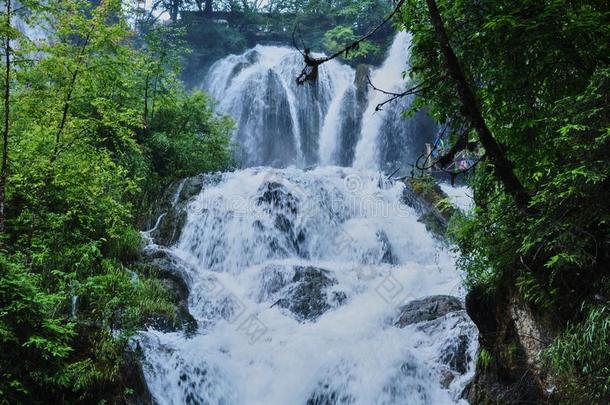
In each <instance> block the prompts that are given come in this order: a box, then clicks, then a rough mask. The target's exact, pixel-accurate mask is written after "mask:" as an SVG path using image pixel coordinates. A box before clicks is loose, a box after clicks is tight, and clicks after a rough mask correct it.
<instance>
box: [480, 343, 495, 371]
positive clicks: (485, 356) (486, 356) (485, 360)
mask: <svg viewBox="0 0 610 405" xmlns="http://www.w3.org/2000/svg"><path fill="white" fill-rule="evenodd" d="M492 360H493V357H492V355H491V353H490V352H489V350H487V349H485V348H482V349H481V350H480V351H479V357H478V358H477V363H478V364H479V365H480V366H481V367H482V368H483V369H486V368H488V367H489V366H490V365H491V362H492Z"/></svg>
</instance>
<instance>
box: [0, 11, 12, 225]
mask: <svg viewBox="0 0 610 405" xmlns="http://www.w3.org/2000/svg"><path fill="white" fill-rule="evenodd" d="M11 6H12V2H11V0H5V12H6V16H5V19H4V30H3V31H4V96H3V102H4V123H3V128H2V164H1V166H0V233H3V232H4V227H5V219H6V214H5V206H4V205H5V201H6V178H7V175H8V151H9V149H8V141H9V131H10V112H11V107H10V98H11V31H12V26H11V13H12V12H13V11H12V7H11Z"/></svg>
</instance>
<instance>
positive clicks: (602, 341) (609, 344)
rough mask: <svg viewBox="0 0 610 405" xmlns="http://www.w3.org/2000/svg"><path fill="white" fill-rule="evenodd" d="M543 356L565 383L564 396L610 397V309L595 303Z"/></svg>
mask: <svg viewBox="0 0 610 405" xmlns="http://www.w3.org/2000/svg"><path fill="white" fill-rule="evenodd" d="M543 357H544V359H545V360H546V361H547V363H548V365H549V367H550V368H551V369H552V370H553V371H554V373H555V374H556V375H557V376H558V379H559V381H558V382H559V383H560V384H562V386H563V395H564V397H565V398H563V399H564V400H565V401H566V403H568V402H569V401H570V398H578V399H579V402H580V403H600V404H601V403H608V401H610V311H609V309H608V307H606V306H601V307H594V308H591V310H590V311H589V313H588V315H587V317H586V319H585V320H584V321H583V322H582V323H578V324H571V325H569V326H568V328H567V329H566V331H565V332H564V333H563V334H562V335H561V336H559V337H558V338H557V339H556V340H555V341H554V342H553V344H552V345H551V346H550V347H549V348H548V349H547V350H546V351H545V353H544V356H543Z"/></svg>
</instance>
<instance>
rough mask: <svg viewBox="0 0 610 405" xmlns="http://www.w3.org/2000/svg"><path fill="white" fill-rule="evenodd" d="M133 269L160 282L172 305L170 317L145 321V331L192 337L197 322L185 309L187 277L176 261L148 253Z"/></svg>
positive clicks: (157, 317) (160, 251) (169, 257)
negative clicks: (173, 333)
mask: <svg viewBox="0 0 610 405" xmlns="http://www.w3.org/2000/svg"><path fill="white" fill-rule="evenodd" d="M133 269H134V270H135V271H136V273H139V274H142V275H144V276H147V277H155V278H156V279H158V280H159V281H161V283H162V284H163V285H164V286H165V288H166V289H167V291H168V292H169V294H170V296H171V300H172V302H173V303H174V314H173V315H170V314H155V315H153V316H151V317H150V318H149V319H148V320H147V321H146V327H150V328H153V329H157V330H160V331H163V332H175V331H183V332H185V333H186V334H187V335H191V334H193V333H194V332H195V331H196V330H197V321H196V320H195V318H194V317H193V316H192V315H191V313H190V312H189V309H188V308H189V306H188V298H189V287H188V280H187V278H188V276H187V273H186V272H185V270H184V269H185V268H184V266H183V265H182V264H181V263H180V262H179V260H178V259H176V258H174V257H173V256H171V255H170V254H168V253H167V252H165V251H163V250H157V251H154V252H148V254H147V255H146V256H145V258H144V259H143V261H141V262H139V263H135V264H134V265H133Z"/></svg>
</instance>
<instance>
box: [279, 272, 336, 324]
mask: <svg viewBox="0 0 610 405" xmlns="http://www.w3.org/2000/svg"><path fill="white" fill-rule="evenodd" d="M273 283H274V284H273V287H274V289H276V291H277V290H280V291H279V292H278V294H277V295H279V296H280V297H281V298H279V299H278V300H277V301H276V302H275V303H274V304H273V305H274V306H275V305H277V306H279V307H281V308H284V309H287V310H289V311H290V312H292V313H293V314H294V315H295V316H296V318H297V319H298V320H299V321H302V322H304V321H315V320H316V319H318V318H319V317H320V316H321V315H322V314H324V313H325V312H326V311H328V310H329V309H331V308H333V307H337V306H339V305H341V304H342V303H343V302H344V301H345V300H346V298H347V296H346V294H345V293H344V292H342V291H332V289H331V287H332V286H334V285H336V284H337V281H336V280H335V279H334V278H332V275H331V272H329V271H328V270H324V269H320V268H317V267H313V266H295V267H294V275H293V276H292V279H291V280H290V282H287V280H285V279H282V278H281V276H280V275H278V274H277V273H276V275H275V277H274V278H273ZM282 284H287V285H285V286H284V288H281V286H282ZM277 295H276V296H277Z"/></svg>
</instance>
